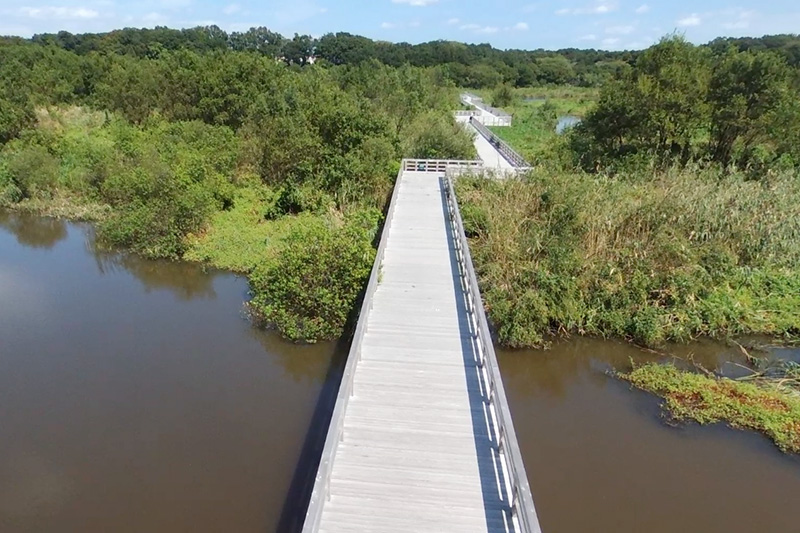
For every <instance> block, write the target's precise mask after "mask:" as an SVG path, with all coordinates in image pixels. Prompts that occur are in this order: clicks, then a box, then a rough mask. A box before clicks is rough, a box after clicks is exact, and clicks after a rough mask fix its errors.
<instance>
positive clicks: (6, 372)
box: [0, 213, 338, 533]
mask: <svg viewBox="0 0 800 533" xmlns="http://www.w3.org/2000/svg"><path fill="white" fill-rule="evenodd" d="M12 220H13V221H14V222H13V224H12V222H11V221H12ZM40 222H42V219H37V218H36V217H19V218H15V215H13V214H12V215H11V216H8V215H7V214H5V213H4V214H3V226H2V227H0V291H2V293H1V294H0V302H2V304H3V305H0V397H1V398H2V408H0V428H2V431H0V532H3V533H5V532H6V531H8V532H16V531H114V532H115V533H139V532H143V531H154V532H155V531H192V532H196V533H206V532H208V533H212V532H219V531H235V532H237V533H249V532H253V533H256V532H258V533H263V532H265V531H276V530H277V531H285V530H284V529H279V528H280V526H279V525H278V524H279V520H281V519H282V516H283V514H285V506H284V503H285V501H286V500H287V494H288V493H289V488H290V486H291V483H292V482H293V479H294V477H296V476H295V472H296V471H297V468H298V463H299V462H300V461H301V460H303V461H307V460H308V456H307V455H306V456H302V457H301V453H300V451H301V450H302V449H304V446H306V443H307V442H309V439H308V438H307V436H308V434H309V427H310V424H311V423H312V416H316V413H317V412H318V409H317V406H318V405H320V404H321V400H320V398H323V396H322V395H321V391H323V390H324V389H325V388H327V389H331V390H334V392H335V387H334V386H333V385H335V384H336V383H338V382H335V381H334V380H331V379H329V374H328V365H329V363H330V362H331V361H338V359H336V358H335V357H334V351H335V349H336V347H335V346H334V345H332V344H319V345H316V346H299V345H293V344H289V343H286V342H283V341H282V340H280V338H279V337H278V335H277V334H275V333H273V332H264V331H258V330H255V329H254V328H253V327H252V325H251V324H250V323H249V322H248V321H247V320H246V319H245V318H244V317H243V316H242V313H241V309H242V302H243V300H244V298H245V297H246V295H247V283H246V281H245V280H243V279H242V278H240V277H237V276H234V275H231V274H226V273H222V272H216V271H213V272H205V271H204V270H203V269H202V268H201V267H199V266H197V265H190V264H183V263H172V262H168V261H148V260H145V259H142V258H139V257H136V256H132V255H127V254H114V253H108V252H102V251H98V250H95V248H94V246H93V242H94V240H93V238H92V232H91V226H88V225H85V224H72V223H64V224H63V226H62V227H63V228H65V238H64V239H63V240H62V242H61V243H60V244H59V245H58V246H57V247H54V248H53V249H52V250H51V251H49V252H48V253H45V254H42V253H30V245H29V244H27V243H25V242H23V241H24V239H23V240H18V241H17V242H15V239H14V238H12V237H11V236H10V235H17V234H18V233H21V234H23V235H25V234H26V232H28V231H29V230H31V228H36V227H41V226H42V224H40ZM9 224H11V226H12V227H13V228H15V231H14V232H12V231H11V230H10V229H9V230H6V228H7V227H8V225H9ZM49 224H50V222H49V221H47V222H46V224H44V226H45V227H49ZM7 231H8V233H7ZM37 231H38V230H37ZM37 242H41V241H37ZM32 303H35V305H32ZM330 375H331V376H334V377H335V376H336V373H335V372H333V371H332V372H331V373H330ZM324 398H328V396H325V397H324ZM317 426H318V427H319V428H323V429H325V428H327V426H326V425H325V424H317ZM321 435H323V436H324V433H321ZM318 456H319V454H318V453H317V454H316V457H317V458H318ZM311 479H312V480H313V476H312V478H311ZM295 500H297V498H292V500H291V501H295ZM206 503H207V504H206ZM298 512H299V511H298Z"/></svg>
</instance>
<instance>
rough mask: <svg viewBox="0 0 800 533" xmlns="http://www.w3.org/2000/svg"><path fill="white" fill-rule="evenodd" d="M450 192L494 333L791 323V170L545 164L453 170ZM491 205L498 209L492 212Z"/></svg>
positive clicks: (652, 337)
mask: <svg viewBox="0 0 800 533" xmlns="http://www.w3.org/2000/svg"><path fill="white" fill-rule="evenodd" d="M457 189H458V196H459V201H460V203H461V206H462V213H463V214H464V220H465V225H466V226H467V228H468V229H469V231H470V233H471V235H472V237H471V240H470V242H471V248H472V256H473V259H474V261H475V268H476V270H477V272H478V277H479V280H480V283H481V290H482V292H483V295H484V299H485V303H486V306H487V309H488V311H489V316H490V318H491V319H492V320H493V322H494V324H495V326H496V328H497V332H498V337H499V339H500V341H501V342H502V343H503V344H505V345H508V346H513V347H524V346H537V345H540V344H543V343H544V339H545V338H546V336H547V335H549V334H557V333H559V332H580V333H588V334H596V335H603V336H621V337H626V338H629V339H632V340H635V341H636V342H640V343H642V344H646V345H651V346H652V345H658V344H661V343H663V342H665V341H687V340H690V339H692V338H694V337H697V336H699V335H712V336H718V337H725V336H729V335H742V334H769V335H789V336H793V335H797V334H798V333H800V269H799V268H798V265H800V243H798V241H797V238H796V236H797V235H798V234H799V233H800V180H798V179H797V177H796V175H794V174H792V173H788V174H783V175H780V176H776V177H774V178H770V179H768V180H767V183H761V182H756V181H750V180H749V179H748V176H747V175H746V174H744V173H743V174H733V175H722V176H721V175H720V174H719V173H714V172H711V171H704V172H699V171H691V172H690V171H670V172H667V173H661V174H655V175H653V174H650V175H646V176H626V177H625V179H613V180H612V179H608V178H606V177H602V176H592V175H586V174H567V173H554V172H551V171H549V170H548V169H546V168H543V169H538V170H537V171H535V172H534V173H532V174H531V175H530V176H529V178H528V180H527V181H515V180H509V181H504V182H488V181H484V180H480V179H460V180H459V181H458V182H457ZM498 206H503V208H502V209H499V208H498Z"/></svg>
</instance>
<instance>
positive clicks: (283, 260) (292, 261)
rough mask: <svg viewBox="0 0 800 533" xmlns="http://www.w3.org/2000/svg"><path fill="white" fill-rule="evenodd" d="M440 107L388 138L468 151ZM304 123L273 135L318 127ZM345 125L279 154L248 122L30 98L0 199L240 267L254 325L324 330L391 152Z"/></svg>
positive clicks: (158, 251) (353, 270)
mask: <svg viewBox="0 0 800 533" xmlns="http://www.w3.org/2000/svg"><path fill="white" fill-rule="evenodd" d="M329 111H330V112H331V113H333V114H335V115H337V116H338V115H339V114H340V113H342V110H340V109H337V108H335V107H333V108H331V109H330V110H329ZM448 118H449V116H448V114H447V113H446V112H441V113H437V112H435V111H430V110H428V111H426V112H425V113H420V114H419V115H418V116H417V120H416V121H415V122H413V123H411V124H409V125H408V127H409V132H408V135H407V136H405V137H403V138H402V139H398V143H400V145H399V146H397V147H396V149H397V150H402V151H403V152H405V151H408V152H410V153H415V154H419V155H423V156H424V155H426V152H433V153H437V154H438V153H442V154H444V155H445V156H447V155H455V156H458V153H452V152H453V151H456V152H458V151H461V152H463V153H464V154H469V153H470V151H471V150H472V146H471V140H470V138H469V137H468V136H467V135H466V134H463V133H461V132H460V131H459V132H458V133H460V135H453V131H454V130H455V125H453V124H452V123H451V122H449V121H448ZM320 120H325V119H324V118H320ZM351 126H352V124H351ZM362 126H363V127H365V128H366V129H367V130H370V129H371V128H373V127H374V124H372V125H371V124H367V125H362ZM264 127H266V126H264ZM326 127H333V126H330V125H328V124H326ZM353 127H355V126H353ZM253 128H255V126H253ZM307 128H308V129H306V130H303V131H302V132H298V131H288V132H283V135H287V136H289V135H295V136H297V135H305V136H306V137H308V136H311V135H312V133H316V134H317V135H323V132H319V131H317V130H315V129H314V128H313V127H312V126H310V125H309V126H307ZM256 129H257V128H256ZM270 135H281V134H280V133H278V132H272V133H271V134H270ZM324 135H332V133H331V132H329V131H325V132H324ZM348 135H350V137H344V138H341V139H338V141H336V140H332V141H331V142H330V144H329V145H328V146H327V148H326V150H327V152H328V153H327V154H322V155H320V153H319V152H315V153H313V154H310V155H309V154H306V155H303V156H297V157H296V158H295V160H294V161H291V160H286V159H285V157H284V152H283V151H282V150H283V148H282V147H281V149H280V150H275V149H274V143H269V142H266V140H265V139H264V138H263V137H262V136H261V135H260V134H259V133H258V131H255V132H253V131H248V130H242V131H240V132H238V133H237V132H234V131H233V130H231V129H230V128H228V127H227V126H215V125H210V124H205V123H203V122H199V121H166V120H164V119H163V118H162V117H160V116H158V115H157V114H154V115H152V116H151V117H149V118H148V119H147V120H146V121H145V122H144V123H143V124H141V125H135V124H131V123H130V122H128V121H127V120H125V119H124V118H123V117H121V116H119V115H116V114H114V113H108V112H101V111H96V110H93V109H91V108H89V107H76V106H70V107H61V108H56V107H52V108H40V109H38V111H37V120H36V124H35V125H34V127H33V128H31V129H29V130H26V131H25V132H23V134H22V135H21V136H20V137H19V138H17V139H14V140H12V141H10V142H8V143H6V144H5V145H4V146H3V147H2V149H0V206H5V207H10V208H12V209H18V210H26V211H30V212H34V213H38V214H42V215H48V216H55V217H63V218H69V219H73V220H74V219H80V220H89V221H93V222H95V223H96V224H97V230H98V231H97V236H98V240H97V245H98V246H100V247H106V248H120V249H125V250H129V251H132V252H135V253H137V254H140V255H143V256H146V257H152V258H170V259H183V260H191V261H198V262H203V263H206V264H209V265H212V266H215V267H218V268H222V269H226V270H231V271H235V272H239V273H242V274H245V275H247V276H248V278H249V280H250V285H251V290H252V299H251V301H250V303H249V308H250V310H251V312H252V316H253V317H254V318H256V319H257V320H258V322H259V323H261V324H263V325H265V326H267V327H275V328H277V329H278V330H279V331H281V333H283V334H284V335H285V336H286V337H288V338H290V339H293V340H303V341H315V340H322V339H334V338H337V337H339V336H341V335H342V333H343V329H344V326H345V322H346V319H347V316H348V314H349V313H350V311H351V310H352V309H353V307H354V304H355V301H356V298H357V296H358V293H359V292H360V290H361V288H362V287H363V285H364V283H365V281H366V278H367V276H368V275H369V272H370V268H371V266H372V263H373V260H374V254H375V251H374V249H373V246H372V245H373V242H374V237H375V234H376V231H377V230H378V228H379V227H380V225H381V223H382V216H381V212H380V209H381V208H382V207H383V206H384V203H385V200H386V198H387V195H388V194H389V192H390V190H391V186H392V179H393V177H394V176H395V175H396V172H397V159H396V158H398V157H399V153H398V152H396V151H395V147H392V145H391V143H389V142H386V139H383V138H381V137H380V136H377V137H370V136H369V135H367V136H364V137H363V138H362V139H361V140H360V141H358V140H356V138H357V137H358V135H359V134H358V132H357V131H350V130H349V133H348ZM370 135H377V133H376V132H372V133H370ZM295 140H296V139H295ZM401 141H402V142H401ZM282 142H283V141H282ZM303 142H309V143H312V144H321V143H322V141H321V140H313V139H312V140H309V139H308V138H306V139H305V140H304V141H303ZM336 142H339V143H341V145H338V144H336ZM358 142H361V144H360V145H359V144H358ZM262 143H264V144H262ZM354 143H355V144H354ZM339 150H341V153H342V155H341V157H342V158H343V159H341V160H340V159H339V156H340V154H338V153H337V152H338V151H339ZM451 153H452V154H451ZM293 165H296V166H293Z"/></svg>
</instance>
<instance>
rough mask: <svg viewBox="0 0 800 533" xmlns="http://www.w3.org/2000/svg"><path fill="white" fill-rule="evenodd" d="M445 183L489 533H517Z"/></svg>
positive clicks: (444, 198) (445, 212) (443, 197)
mask: <svg viewBox="0 0 800 533" xmlns="http://www.w3.org/2000/svg"><path fill="white" fill-rule="evenodd" d="M445 179H446V178H440V190H441V200H442V214H443V216H444V217H445V228H446V230H447V245H448V248H449V249H450V251H451V253H450V257H451V260H450V268H451V271H452V274H453V288H454V289H455V296H456V308H457V310H458V316H459V317H462V318H460V319H459V321H458V323H459V330H460V336H461V353H462V356H463V358H464V370H465V372H464V377H465V379H466V383H467V392H468V395H469V406H470V415H471V417H472V424H473V430H474V433H473V434H474V437H475V451H476V454H477V459H478V471H479V473H480V482H481V492H482V495H483V503H484V510H485V513H486V526H487V531H489V532H491V533H495V532H497V533H500V532H502V533H510V532H513V531H515V527H514V524H513V521H512V517H511V509H510V505H509V502H508V501H507V498H506V496H505V495H506V484H507V479H506V476H505V471H504V469H503V464H502V458H501V456H500V455H499V454H498V445H497V439H496V437H495V436H496V435H498V434H499V432H498V431H497V427H496V421H495V419H494V417H493V416H492V413H491V410H490V406H489V403H488V399H489V390H488V388H487V384H486V382H485V380H484V378H483V371H482V370H481V368H480V367H479V366H478V357H479V356H478V348H477V338H476V335H477V330H476V326H475V325H473V323H472V321H471V320H470V319H469V318H468V317H469V316H470V313H469V310H468V306H467V295H466V290H465V287H464V286H463V285H462V283H465V282H462V276H461V270H460V268H459V264H458V259H457V256H456V252H455V247H456V245H455V243H456V239H457V236H456V234H455V230H454V228H453V225H452V224H451V223H450V211H449V208H448V204H447V196H446V192H445Z"/></svg>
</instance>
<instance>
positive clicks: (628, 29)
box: [606, 25, 636, 35]
mask: <svg viewBox="0 0 800 533" xmlns="http://www.w3.org/2000/svg"><path fill="white" fill-rule="evenodd" d="M635 29H636V26H633V25H629V26H609V27H607V28H606V33H609V34H611V35H629V34H631V33H633V31H634V30H635Z"/></svg>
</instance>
